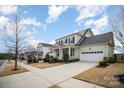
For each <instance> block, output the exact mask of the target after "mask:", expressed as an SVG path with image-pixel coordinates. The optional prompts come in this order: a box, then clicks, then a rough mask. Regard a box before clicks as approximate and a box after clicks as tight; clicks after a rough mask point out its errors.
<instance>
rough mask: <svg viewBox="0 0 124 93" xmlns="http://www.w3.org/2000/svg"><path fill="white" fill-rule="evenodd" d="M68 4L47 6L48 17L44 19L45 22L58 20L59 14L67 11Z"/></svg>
mask: <svg viewBox="0 0 124 93" xmlns="http://www.w3.org/2000/svg"><path fill="white" fill-rule="evenodd" d="M68 8H69V6H55V5H52V6H49V7H48V18H47V19H46V22H47V23H52V22H55V21H57V20H58V18H59V16H60V15H61V14H62V13H64V12H65V11H67V9H68Z"/></svg>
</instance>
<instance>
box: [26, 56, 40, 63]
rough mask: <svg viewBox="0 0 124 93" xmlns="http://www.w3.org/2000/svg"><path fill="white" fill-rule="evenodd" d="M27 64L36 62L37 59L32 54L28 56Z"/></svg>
mask: <svg viewBox="0 0 124 93" xmlns="http://www.w3.org/2000/svg"><path fill="white" fill-rule="evenodd" d="M27 61H28V64H30V63H38V62H39V60H38V59H36V57H33V56H31V55H30V56H28V60H27Z"/></svg>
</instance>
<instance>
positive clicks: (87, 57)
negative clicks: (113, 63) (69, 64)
mask: <svg viewBox="0 0 124 93" xmlns="http://www.w3.org/2000/svg"><path fill="white" fill-rule="evenodd" d="M103 57H104V54H103V51H92V52H81V53H80V60H81V61H101V60H103Z"/></svg>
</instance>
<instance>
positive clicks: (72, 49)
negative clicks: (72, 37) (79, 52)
mask: <svg viewBox="0 0 124 93" xmlns="http://www.w3.org/2000/svg"><path fill="white" fill-rule="evenodd" d="M74 51H75V50H74V48H71V56H74Z"/></svg>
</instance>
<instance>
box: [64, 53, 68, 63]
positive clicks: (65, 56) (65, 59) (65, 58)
mask: <svg viewBox="0 0 124 93" xmlns="http://www.w3.org/2000/svg"><path fill="white" fill-rule="evenodd" d="M63 59H64V61H65V62H68V61H69V55H68V54H67V53H65V54H64V55H63Z"/></svg>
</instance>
